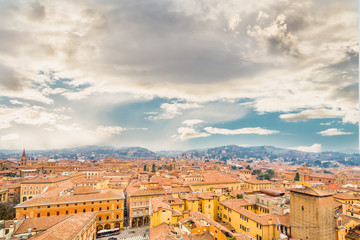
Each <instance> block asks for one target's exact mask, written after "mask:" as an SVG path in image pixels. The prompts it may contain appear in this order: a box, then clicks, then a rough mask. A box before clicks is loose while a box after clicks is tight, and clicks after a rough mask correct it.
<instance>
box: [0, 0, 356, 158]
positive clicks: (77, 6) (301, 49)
mask: <svg viewBox="0 0 360 240" xmlns="http://www.w3.org/2000/svg"><path fill="white" fill-rule="evenodd" d="M0 13H1V14H0V38H1V47H0V76H1V77H0V116H1V118H0V148H1V149H22V148H24V147H26V148H28V149H51V148H64V147H74V146H82V145H90V144H91V145H93V144H94V145H112V146H116V147H121V146H142V147H147V148H149V149H152V150H172V149H175V150H179V149H180V150H181V149H193V148H203V147H212V146H220V145H227V144H236V145H241V146H255V145H256V146H257V145H272V146H276V147H282V148H293V149H298V150H303V151H312V152H319V151H357V150H358V136H359V134H358V120H359V107H358V20H357V19H358V2H357V1H350V0H349V1H328V0H326V1H325V0H324V1H301V2H298V1H288V0H284V1H272V0H264V1H225V2H223V1H222V2H219V1H175V0H174V1H154V0H146V1H107V0H105V1H101V2H100V1H1V3H0Z"/></svg>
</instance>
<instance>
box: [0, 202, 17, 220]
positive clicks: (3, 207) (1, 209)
mask: <svg viewBox="0 0 360 240" xmlns="http://www.w3.org/2000/svg"><path fill="white" fill-rule="evenodd" d="M14 207H15V204H14V203H10V202H5V203H0V219H1V220H12V219H14V218H15V208H14Z"/></svg>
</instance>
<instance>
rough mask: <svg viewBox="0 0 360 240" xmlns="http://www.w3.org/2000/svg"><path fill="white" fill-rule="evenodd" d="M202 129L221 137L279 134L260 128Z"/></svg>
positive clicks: (275, 131)
mask: <svg viewBox="0 0 360 240" xmlns="http://www.w3.org/2000/svg"><path fill="white" fill-rule="evenodd" d="M204 129H205V131H207V132H208V133H211V134H223V135H238V134H258V135H269V134H276V133H279V131H277V130H269V129H265V128H261V127H251V128H239V129H225V128H213V127H206V128H204Z"/></svg>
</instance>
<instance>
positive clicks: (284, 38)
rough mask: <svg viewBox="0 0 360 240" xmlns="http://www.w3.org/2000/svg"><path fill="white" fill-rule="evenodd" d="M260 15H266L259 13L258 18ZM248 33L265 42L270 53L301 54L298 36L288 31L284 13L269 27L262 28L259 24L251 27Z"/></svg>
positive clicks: (262, 42)
mask: <svg viewBox="0 0 360 240" xmlns="http://www.w3.org/2000/svg"><path fill="white" fill-rule="evenodd" d="M259 17H260V18H261V17H265V15H264V14H260V13H259V16H258V19H259ZM259 20H261V19H259ZM247 33H248V34H249V36H251V37H254V38H255V39H257V40H258V41H259V42H260V43H261V44H263V45H264V46H265V47H266V48H267V49H268V50H269V52H270V53H276V54H278V53H281V52H284V53H288V54H291V55H298V54H299V50H298V41H297V38H296V37H295V36H294V35H293V34H292V33H291V32H289V31H288V28H287V23H286V16H285V15H284V14H280V15H278V16H277V17H276V19H275V20H274V21H273V22H272V23H271V25H270V26H268V27H265V28H261V27H260V26H258V25H256V26H254V27H249V28H248V31H247Z"/></svg>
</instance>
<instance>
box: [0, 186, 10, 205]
mask: <svg viewBox="0 0 360 240" xmlns="http://www.w3.org/2000/svg"><path fill="white" fill-rule="evenodd" d="M8 196H9V189H0V203H4V202H7V201H9V199H8Z"/></svg>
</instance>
